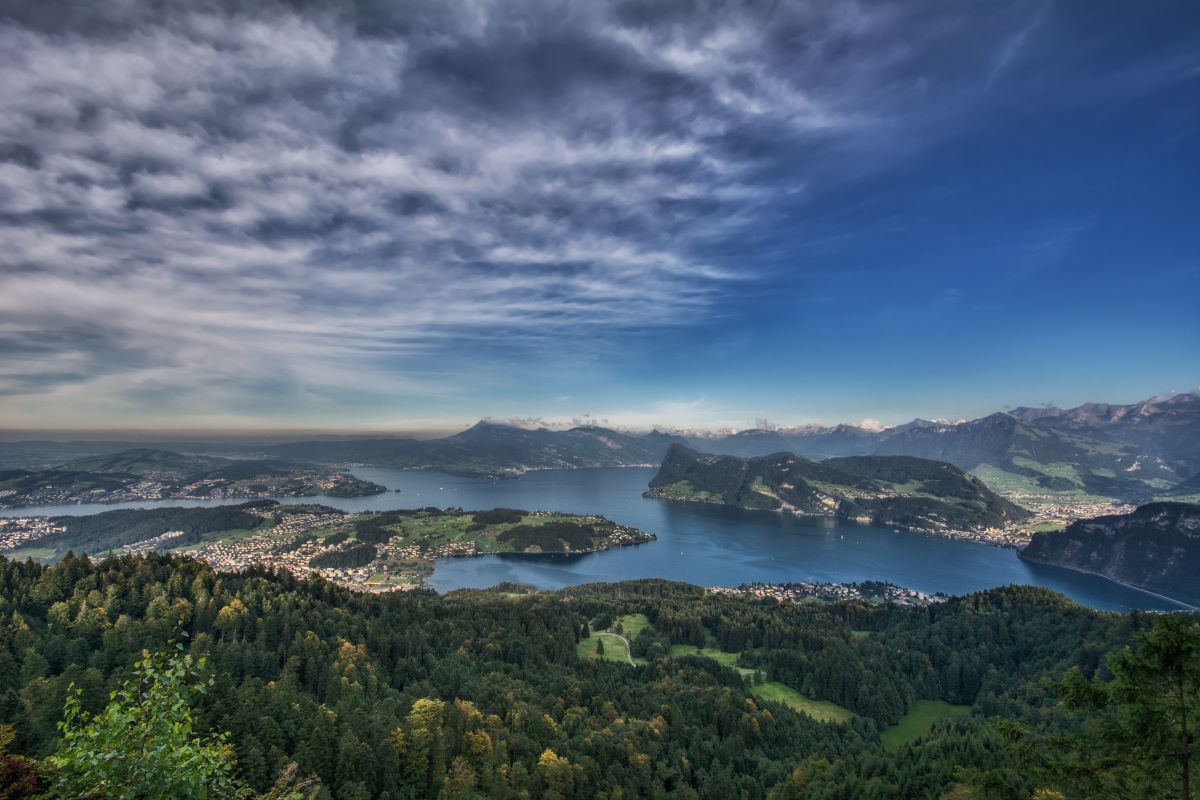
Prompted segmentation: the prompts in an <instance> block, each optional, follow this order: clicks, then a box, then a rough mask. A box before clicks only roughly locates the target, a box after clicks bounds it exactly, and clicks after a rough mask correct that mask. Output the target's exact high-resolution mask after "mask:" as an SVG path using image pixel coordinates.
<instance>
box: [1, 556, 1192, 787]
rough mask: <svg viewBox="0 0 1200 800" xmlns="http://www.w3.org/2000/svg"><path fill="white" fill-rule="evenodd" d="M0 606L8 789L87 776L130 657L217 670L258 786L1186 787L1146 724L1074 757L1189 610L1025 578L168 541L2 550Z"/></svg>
mask: <svg viewBox="0 0 1200 800" xmlns="http://www.w3.org/2000/svg"><path fill="white" fill-rule="evenodd" d="M0 615H2V619H3V626H2V627H0V734H4V735H0V744H4V745H6V748H7V753H8V755H4V756H2V757H0V758H2V759H3V762H2V763H0V796H3V797H22V796H31V792H32V790H30V792H29V793H26V794H17V793H13V794H7V795H6V794H4V791H5V790H4V789H3V785H2V781H3V779H4V778H3V776H4V775H6V774H7V775H10V776H11V775H15V774H18V773H19V774H21V775H24V776H25V778H26V779H28V780H27V782H28V781H29V780H33V778H31V777H30V776H31V775H33V776H35V777H36V779H37V780H40V781H41V784H40V785H41V788H40V789H39V791H51V794H49V795H48V796H51V797H71V796H85V795H73V794H71V793H70V792H69V791H68V790H66V789H63V788H62V787H64V786H68V785H69V784H70V780H74V778H71V776H72V775H78V774H79V772H78V771H79V769H80V766H79V765H80V763H85V764H86V763H90V762H91V761H92V760H95V759H91V758H80V757H78V756H76V757H74V758H75V760H74V761H73V760H72V756H71V755H70V754H71V753H76V754H77V753H78V752H80V744H79V742H80V741H85V740H86V741H88V742H93V741H101V740H102V738H103V737H99V734H97V733H96V730H95V728H97V727H102V723H103V722H104V721H105V720H108V721H110V722H111V720H113V719H130V718H132V717H130V716H129V713H125V712H122V711H121V709H120V708H116V709H114V704H119V703H120V702H121V699H122V698H123V697H131V698H134V700H133V701H132V702H133V707H135V708H140V709H143V710H144V706H145V704H144V703H143V704H139V702H138V701H137V698H138V697H141V696H143V695H146V696H149V695H148V693H149V692H150V689H147V690H145V692H142V691H141V690H138V689H137V688H136V686H135V687H134V688H133V689H130V688H129V687H130V685H131V683H130V681H131V675H135V672H134V665H135V664H137V665H141V666H140V667H139V668H138V669H140V670H141V672H140V673H136V674H140V675H141V676H142V677H141V678H140V680H142V681H143V682H144V681H147V680H150V681H151V682H150V683H149V684H145V685H148V686H150V687H151V688H152V689H154V691H159V690H160V689H161V687H160V685H159V683H157V682H155V681H159V682H161V681H165V680H166V679H165V678H162V677H161V676H164V675H166V676H170V681H169V682H167V683H166V684H163V685H166V686H168V688H170V687H175V689H178V690H180V691H182V689H180V685H181V684H186V683H187V680H185V678H186V677H187V676H189V675H193V673H194V681H195V682H196V685H197V686H198V687H200V688H201V689H203V691H199V690H197V691H195V692H194V695H188V697H189V698H190V699H189V700H188V701H187V703H186V704H183V703H182V702H181V703H179V704H167V705H169V706H171V707H175V706H176V705H179V706H180V707H184V706H186V707H187V708H188V709H190V711H189V712H188V713H189V714H192V713H194V725H195V730H196V732H197V736H198V737H201V738H200V739H198V740H197V741H200V740H201V739H203V738H204V737H209V738H211V740H212V741H214V742H217V743H218V744H217V745H214V746H213V748H212V751H211V753H210V754H215V755H213V758H217V757H218V756H219V755H220V753H227V755H228V759H229V770H230V773H229V774H230V775H233V776H235V777H236V779H237V780H238V781H241V782H242V785H243V787H244V789H245V791H247V792H256V793H269V792H271V787H272V786H273V785H275V784H276V781H277V780H278V779H279V777H280V776H281V775H284V776H285V777H286V776H287V775H289V774H290V775H296V776H303V777H304V778H305V779H306V780H310V781H311V782H310V783H309V784H307V785H308V787H309V788H308V789H306V790H305V791H306V792H307V793H308V794H307V795H305V794H300V795H297V796H312V797H318V798H336V799H337V800H359V799H360V798H372V797H378V798H393V799H396V800H398V799H399V798H444V799H445V800H450V799H451V798H466V797H489V798H522V797H545V798H589V799H590V798H659V797H662V798H721V799H722V800H725V799H726V798H734V797H744V798H767V797H771V798H780V799H781V800H782V798H813V800H832V799H834V798H839V799H844V800H851V798H881V799H882V798H895V799H896V800H901V799H902V798H930V800H938V798H981V799H982V798H1013V799H1014V800H1015V799H1016V798H1021V799H1022V800H1027V798H1031V797H1035V796H1036V797H1038V798H1054V797H1061V798H1085V797H1133V796H1140V797H1146V798H1156V797H1168V796H1169V797H1176V798H1177V797H1180V792H1179V786H1178V783H1177V774H1178V771H1177V770H1173V769H1157V768H1155V769H1151V768H1149V767H1154V766H1155V765H1161V763H1167V762H1159V761H1154V759H1155V758H1159V756H1160V755H1161V753H1158V751H1155V753H1149V752H1147V753H1145V754H1144V755H1143V756H1141V757H1140V758H1141V760H1139V761H1137V763H1134V764H1132V765H1128V764H1120V763H1115V762H1106V763H1105V764H1103V765H1100V766H1099V767H1097V768H1096V769H1091V768H1089V769H1087V770H1080V769H1079V768H1080V766H1081V765H1082V764H1083V761H1082V760H1083V759H1086V758H1089V757H1092V756H1089V755H1088V753H1100V752H1107V751H1104V750H1103V748H1101V747H1100V746H1099V745H1098V744H1095V742H1099V741H1101V738H1095V739H1089V738H1088V737H1103V736H1106V735H1107V736H1109V739H1106V740H1103V741H1112V740H1113V739H1112V737H1113V736H1114V735H1115V734H1113V732H1112V731H1111V730H1108V729H1105V730H1100V729H1098V728H1096V727H1095V725H1094V724H1093V721H1092V717H1090V716H1089V713H1091V714H1093V715H1097V714H1098V715H1099V716H1097V717H1096V718H1097V719H1104V718H1116V717H1113V713H1115V712H1112V713H1110V712H1111V709H1112V708H1115V706H1111V707H1110V706H1105V702H1110V701H1111V702H1113V703H1115V702H1117V700H1118V699H1120V697H1121V695H1119V693H1118V692H1116V691H1115V690H1113V691H1112V692H1110V693H1109V694H1104V692H1106V691H1109V690H1108V689H1107V688H1106V687H1108V686H1109V684H1108V683H1106V681H1111V682H1113V685H1114V686H1116V685H1117V683H1118V682H1119V681H1121V680H1135V679H1136V678H1137V675H1136V674H1134V673H1129V674H1133V675H1134V677H1133V678H1130V677H1129V674H1126V673H1127V672H1128V670H1125V671H1123V668H1122V667H1121V666H1120V664H1119V663H1118V661H1119V657H1120V655H1121V654H1122V653H1126V654H1127V653H1129V652H1130V651H1129V650H1128V649H1124V650H1123V649H1122V648H1126V646H1127V645H1129V644H1130V643H1131V642H1133V641H1135V640H1137V641H1138V642H1140V644H1139V645H1138V647H1137V650H1136V652H1137V653H1138V654H1142V653H1151V652H1152V651H1151V649H1149V645H1147V644H1146V643H1145V642H1146V641H1151V640H1150V639H1148V638H1147V637H1150V636H1152V634H1153V635H1158V634H1156V633H1155V632H1156V631H1157V630H1158V628H1159V627H1162V623H1163V621H1164V620H1175V621H1177V625H1176V627H1179V626H1183V627H1180V630H1182V631H1183V633H1179V634H1178V635H1177V639H1178V640H1179V641H1182V642H1185V643H1187V642H1190V644H1189V645H1187V646H1190V647H1192V649H1191V650H1190V651H1188V652H1190V655H1189V656H1188V658H1190V659H1191V660H1192V662H1194V660H1195V658H1196V656H1197V653H1200V645H1197V644H1196V643H1195V641H1193V640H1192V639H1187V638H1186V637H1187V636H1192V637H1193V638H1194V637H1195V630H1196V622H1195V619H1194V618H1193V617H1191V616H1190V615H1170V616H1167V617H1164V616H1162V615H1153V614H1143V613H1137V612H1135V613H1132V614H1128V615H1117V614H1111V613H1099V612H1095V611H1091V610H1089V609H1085V608H1082V607H1080V606H1077V605H1075V604H1073V603H1071V602H1070V601H1068V600H1066V599H1065V598H1063V597H1061V596H1059V595H1056V594H1054V593H1052V592H1049V591H1046V590H1042V589H1035V588H1030V587H1015V586H1014V587H1006V588H999V589H994V590H991V591H987V592H983V593H979V594H975V595H970V596H965V597H959V598H953V599H951V600H950V601H948V602H946V603H941V604H936V605H931V606H929V607H925V608H904V607H900V606H894V605H883V606H869V605H866V604H862V603H857V602H842V603H834V604H822V603H817V604H779V603H777V602H775V601H773V600H755V599H750V598H746V597H735V596H727V595H721V594H715V593H708V592H705V591H704V590H702V589H700V588H698V587H693V586H688V585H682V584H675V583H668V582H664V581H658V580H650V581H638V582H627V583H619V584H593V585H587V586H580V587H573V588H570V589H565V590H562V591H559V592H532V591H528V590H524V589H522V588H521V587H514V586H503V587H497V589H494V590H488V591H460V592H454V593H451V594H448V595H446V596H438V595H436V594H434V593H432V592H428V591H414V592H389V593H382V594H362V593H357V592H353V591H349V590H346V589H342V588H338V587H336V586H334V585H333V584H330V583H328V582H326V581H323V580H320V579H316V578H313V579H307V580H300V579H297V578H295V577H291V576H289V575H285V574H275V573H270V572H266V571H250V572H244V573H240V574H219V573H215V572H213V571H212V570H211V569H210V568H209V567H208V566H206V565H204V564H202V563H200V562H197V561H195V560H190V559H187V558H180V557H166V556H159V555H149V556H137V557H133V556H125V557H120V558H116V557H113V558H107V559H105V560H103V561H95V560H89V559H88V558H86V557H76V556H69V557H67V558H65V559H63V560H62V562H61V563H59V564H57V565H55V566H51V567H48V566H43V565H38V564H35V563H32V562H23V563H22V562H15V561H9V560H0ZM622 619H624V620H626V621H627V623H628V624H632V623H631V622H629V621H631V620H634V619H636V620H638V623H637V625H638V627H639V630H638V631H637V632H636V635H634V631H633V630H632V629H629V628H626V629H625V630H626V632H627V633H628V634H629V635H630V637H631V638H633V639H634V642H633V645H634V652H633V653H631V655H636V656H637V658H636V660H637V662H638V663H637V665H636V666H631V665H630V664H629V663H621V662H619V661H616V660H609V659H606V658H595V657H591V658H583V657H581V652H582V651H584V650H586V651H587V652H588V653H590V654H593V655H594V649H591V648H590V647H589V642H590V641H591V639H589V638H588V637H589V636H590V635H591V633H592V632H593V631H599V630H601V629H607V628H608V627H609V626H611V625H614V623H615V622H616V621H619V620H622ZM1181 637H1182V638H1181ZM1160 638H1161V636H1160ZM1143 640H1145V641H1143ZM619 641H620V639H619V638H617V637H613V638H611V639H607V640H606V641H605V642H604V645H605V646H606V647H608V648H609V650H610V651H611V650H613V649H615V648H616V647H617V646H618V644H619ZM171 643H174V644H171ZM1172 646H1175V647H1176V648H1177V649H1178V648H1179V647H1183V646H1184V645H1179V644H1178V642H1177V643H1176V644H1175V645H1172ZM172 648H174V651H175V652H177V657H172V658H170V659H168V658H167V657H166V656H163V655H161V654H162V653H164V652H167V653H169V652H173V651H172ZM597 649H600V650H601V651H603V648H597ZM1172 652H1173V651H1172ZM1111 653H1116V654H1117V655H1116V656H1111V655H1109V654H1111ZM704 654H709V655H707V656H706V655H704ZM621 657H622V658H624V654H622V655H621ZM182 659H186V663H185V662H184V661H183V660H182ZM1114 659H1116V660H1114ZM1167 660H1168V661H1169V660H1170V659H1167ZM1177 661H1178V659H1177ZM1171 663H1175V662H1171ZM1180 663H1182V662H1180ZM1188 663H1191V662H1188ZM147 665H151V666H147ZM151 667H153V668H151ZM1131 669H1132V668H1131ZM147 671H149V674H150V675H151V678H153V680H151V678H147V677H146V675H147ZM1155 674H1157V673H1155ZM1189 674H1190V673H1189ZM154 676H159V677H157V678H155V677H154ZM1193 677H1194V676H1193ZM763 681H766V682H767V684H766V685H768V686H777V687H779V691H778V692H775V693H772V692H766V691H764V690H763V686H762V685H756V684H762V682H763ZM138 685H141V684H138ZM122 687H124V688H122ZM155 687H158V688H155ZM162 691H166V689H162ZM180 696H183V695H180ZM789 696H794V697H804V698H807V699H808V700H811V701H812V702H814V703H826V704H828V705H829V706H831V707H835V708H840V709H841V710H842V711H843V712H844V716H842V717H841V718H840V719H841V720H842V721H838V722H833V721H820V720H819V719H817V718H815V716H814V715H810V714H809V713H805V712H804V711H802V710H797V707H796V705H795V704H794V703H789V702H785V700H786V699H787V698H788V697H789ZM775 697H781V698H783V699H782V700H780V699H773V698H775ZM1105 698H1109V700H1105ZM1112 698H1117V699H1112ZM931 701H938V702H940V703H941V704H943V705H947V707H949V706H951V705H952V706H954V707H961V708H962V709H963V711H962V714H961V715H958V716H955V717H954V718H953V719H945V720H942V721H938V722H935V723H933V725H932V727H931V728H930V729H929V730H928V731H926V732H923V733H922V734H921V735H917V736H911V737H908V738H904V737H900V739H901V740H900V741H899V743H898V744H897V742H896V739H897V735H898V734H897V733H896V732H897V731H898V730H901V728H902V726H901V727H900V728H898V727H896V726H897V723H900V722H902V721H905V722H906V723H907V722H909V721H911V717H912V712H913V711H914V710H915V709H917V708H918V707H919V708H921V709H926V708H929V707H932V706H930V705H929V704H930V702H931ZM1121 702H1128V698H1125V700H1121ZM1189 702H1194V701H1189ZM1089 704H1090V705H1089ZM1089 709H1091V711H1089ZM1096 709H1099V711H1096ZM1106 709H1108V710H1106ZM130 713H132V712H130ZM1163 713H1166V712H1163ZM122 714H124V716H122ZM1106 715H1107V717H1106ZM1117 716H1119V714H1118V715H1117ZM64 718H66V719H67V720H68V723H67V724H63V725H60V723H63V722H64ZM1164 718H1165V717H1164ZM79 720H85V721H86V720H91V723H88V724H89V725H92V726H93V727H90V728H87V731H89V732H90V733H89V736H90V737H91V738H87V737H84V736H83V734H82V733H81V731H83V730H84V727H86V726H84V727H81V726H83V723H81V722H79ZM1143 722H1144V720H1143ZM191 724H192V721H191V720H190V718H189V722H188V725H189V726H190V725H191ZM7 726H11V727H7ZM165 727H169V726H165ZM1144 729H1145V728H1144V726H1143V733H1142V734H1141V735H1140V738H1139V740H1138V741H1142V742H1144V741H1145V740H1146V737H1145V734H1144ZM188 730H190V727H189V728H188ZM6 732H7V733H6ZM885 733H886V734H888V735H887V736H886V737H885ZM1031 736H1036V737H1041V738H1040V739H1039V740H1038V741H1045V742H1050V741H1054V742H1056V743H1057V744H1058V745H1059V748H1058V749H1057V750H1055V749H1054V748H1050V747H1047V746H1041V747H1029V746H1028V744H1029V742H1030V741H1031V740H1030V737H1031ZM81 737H82V738H81ZM117 738H118V739H120V738H122V737H117ZM5 739H7V740H8V741H7V742H5ZM885 739H886V740H887V743H885ZM1073 742H1078V743H1080V745H1081V746H1080V747H1076V746H1075V745H1074V744H1072V743H1073ZM1083 743H1089V744H1088V746H1087V747H1086V748H1084V747H1082V744H1083ZM89 746H94V747H99V745H89ZM72 748H74V749H72ZM3 749H4V748H0V750H3ZM1125 749H1127V748H1125ZM1160 750H1162V752H1168V751H1170V752H1174V751H1173V750H1172V749H1171V747H1170V746H1167V745H1164V746H1163V747H1162V748H1160ZM205 752H208V751H205ZM1113 752H1124V750H1120V751H1118V750H1114V751H1113ZM1051 755H1055V756H1056V757H1058V756H1059V755H1061V764H1055V763H1049V762H1048V761H1047V759H1048V758H1050V756H1051ZM1190 759H1191V755H1190V750H1188V755H1187V756H1186V757H1185V761H1188V762H1189V763H1190ZM218 760H219V758H218ZM189 763H190V762H189ZM5 765H7V766H5ZM1147 765H1149V767H1148V766H1147ZM91 768H92V767H88V769H91ZM5 770H7V772H6V771H5ZM22 770H24V771H22ZM72 770H75V771H74V772H72ZM1105 770H1107V771H1105ZM214 774H215V773H214ZM1092 775H1102V776H1106V777H1105V781H1104V782H1103V783H1102V785H1097V784H1096V783H1095V781H1094V779H1093V778H1091V777H1088V776H1092ZM69 779H70V780H69ZM231 780H232V778H231ZM1139 781H1140V782H1139ZM14 785H15V784H14ZM29 785H32V784H29ZM1131 786H1136V787H1138V788H1139V791H1141V793H1140V794H1137V795H1135V794H1129V793H1127V790H1129V787H1131ZM55 787H58V788H57V789H56V788H55ZM27 788H28V787H27ZM1142 790H1144V791H1142ZM54 791H57V792H58V793H57V794H54V793H53V792H54ZM1035 792H1036V793H1037V794H1036V795H1035ZM1105 792H1114V793H1108V794H1106V793H1105ZM96 796H104V797H108V796H112V797H134V796H138V797H140V796H147V797H149V796H152V795H149V794H147V795H139V794H120V793H112V794H103V793H102V794H99V795H96ZM153 796H158V795H153ZM164 796H169V795H164ZM179 796H185V795H182V794H180V795H179ZM186 796H193V795H186ZM194 796H196V797H201V796H210V795H203V794H196V795H194ZM229 796H234V793H230V794H229ZM238 796H241V795H238ZM245 796H251V795H245ZM262 796H279V797H281V796H283V795H279V794H276V795H270V794H265V795H262ZM1185 796H1186V795H1185Z"/></svg>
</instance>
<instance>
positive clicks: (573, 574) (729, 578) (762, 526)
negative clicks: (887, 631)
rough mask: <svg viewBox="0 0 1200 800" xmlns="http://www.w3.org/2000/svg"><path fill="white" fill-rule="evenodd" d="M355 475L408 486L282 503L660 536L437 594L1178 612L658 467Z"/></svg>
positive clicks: (1068, 575) (460, 572)
mask: <svg viewBox="0 0 1200 800" xmlns="http://www.w3.org/2000/svg"><path fill="white" fill-rule="evenodd" d="M354 472H355V474H356V475H358V476H359V477H361V478H364V479H366V480H371V481H375V482H376V483H379V484H382V485H384V486H387V487H388V488H389V489H392V490H394V489H399V490H400V491H399V492H395V491H389V492H387V493H386V494H381V495H375V496H372V497H361V498H327V497H317V498H281V500H280V502H284V503H313V502H318V503H324V504H326V505H330V506H334V507H336V508H341V509H344V510H347V511H372V510H375V511H378V510H386V509H393V508H419V507H423V506H438V507H443V508H444V507H446V506H461V507H462V508H465V509H481V508H495V507H498V506H507V507H512V508H524V509H528V510H537V509H542V510H548V511H565V512H572V513H579V514H603V515H604V516H606V517H608V518H609V519H612V520H614V521H616V522H620V523H623V524H626V525H632V526H634V527H637V528H641V529H642V530H645V531H649V532H651V533H654V534H656V535H657V536H658V541H655V542H650V543H648V544H643V545H638V546H636V547H624V548H618V549H615V550H607V551H604V552H601V553H591V554H588V555H582V556H565V557H564V556H558V557H556V556H541V557H531V556H500V555H495V556H481V557H478V558H456V559H443V560H440V561H439V562H438V564H437V568H436V570H435V571H434V574H433V577H432V579H431V580H430V583H431V584H432V586H433V587H434V588H435V589H437V590H438V591H450V590H453V589H461V588H468V587H470V588H482V587H488V586H493V585H495V584H496V583H498V582H500V581H516V582H520V583H527V584H533V585H535V586H539V587H542V588H549V589H555V588H561V587H563V586H570V585H574V584H579V583H589V582H592V581H618V580H627V579H631V578H668V579H671V580H678V581H686V582H688V583H695V584H700V585H702V586H736V585H738V584H741V583H749V582H752V581H764V582H770V583H777V582H783V581H804V580H815V581H830V582H854V581H864V580H880V581H890V582H891V583H895V584H898V585H900V586H908V587H911V588H913V589H919V590H921V591H925V592H945V593H947V594H964V593H968V592H974V591H978V590H981V589H987V588H991V587H993V586H1003V585H1006V584H1011V583H1025V584H1034V585H1037V586H1045V587H1047V588H1050V589H1053V590H1055V591H1058V592H1062V593H1063V594H1065V595H1067V596H1069V597H1071V598H1072V599H1074V600H1075V601H1077V602H1079V603H1082V604H1085V605H1089V606H1092V607H1094V608H1099V609H1105V610H1111V611H1127V610H1130V609H1134V608H1143V609H1166V608H1176V607H1177V606H1175V605H1174V604H1172V603H1170V602H1169V601H1166V600H1163V599H1160V598H1158V597H1155V596H1154V595H1150V594H1146V593H1144V592H1139V591H1137V590H1135V589H1129V588H1126V587H1124V586H1120V585H1118V584H1115V583H1112V582H1111V581H1107V580H1105V579H1103V578H1100V577H1097V576H1094V575H1084V574H1081V573H1077V572H1073V571H1071V570H1066V569H1060V568H1058V567H1047V566H1040V565H1036V564H1028V563H1026V562H1024V561H1021V560H1020V559H1019V558H1017V554H1016V551H1014V550H1008V549H1000V548H996V547H992V546H990V545H985V544H976V543H974V542H963V541H956V540H953V539H948V538H945V537H940V536H933V535H929V534H921V533H910V532H896V531H894V530H892V529H890V528H876V527H870V526H863V525H849V524H846V523H839V522H835V521H833V520H809V519H797V518H794V517H790V516H785V515H782V514H776V513H771V512H763V511H743V510H739V509H730V508H723V507H719V506H709V505H701V504H689V503H671V502H666V501H662V500H649V499H646V498H644V497H642V496H641V495H642V492H643V491H644V490H645V488H646V484H647V483H648V482H649V480H650V478H651V477H652V476H653V475H654V472H655V470H653V469H649V468H647V469H641V468H634V469H578V470H546V471H542V472H532V473H529V474H528V475H525V476H522V477H520V478H514V479H508V480H489V479H485V478H463V477H456V476H452V475H445V474H441V473H436V472H411V471H405V470H389V469H366V468H364V469H357V470H355V471H354ZM238 502H243V501H239V500H229V501H211V500H209V501H204V500H200V501H190V502H188V501H179V500H168V501H159V502H146V503H120V504H104V505H100V504H90V505H64V506H41V507H37V508H26V509H5V510H0V515H4V516H25V515H32V514H38V515H50V516H54V515H59V514H70V515H74V514H94V513H98V512H101V511H111V510H113V509H115V508H144V507H149V506H154V505H161V506H183V505H213V504H218V503H220V504H230V503H238Z"/></svg>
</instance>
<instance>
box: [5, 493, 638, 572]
mask: <svg viewBox="0 0 1200 800" xmlns="http://www.w3.org/2000/svg"><path fill="white" fill-rule="evenodd" d="M0 523H2V524H0V549H4V548H3V545H4V544H5V542H7V543H8V547H7V549H8V552H5V553H4V555H6V556H8V557H10V558H16V559H22V558H34V559H36V560H39V561H44V562H54V561H57V560H58V559H60V558H62V557H63V556H64V555H66V553H68V552H75V553H86V554H89V555H108V554H117V555H125V554H138V553H149V552H158V553H186V554H189V555H192V556H194V557H196V558H199V559H201V560H203V561H206V562H208V563H209V564H210V565H211V566H212V567H213V568H214V569H217V570H218V571H222V572H242V571H244V570H246V569H250V568H252V567H259V568H266V569H272V570H283V571H286V572H290V573H292V574H294V575H299V576H304V575H320V576H322V577H324V578H327V579H328V580H331V581H333V582H335V583H338V584H340V585H343V586H347V587H349V588H352V589H357V590H360V591H384V590H388V589H413V588H417V587H419V586H421V585H422V584H423V581H424V579H425V578H427V577H428V576H429V575H431V574H432V573H433V567H434V560H435V559H437V558H447V557H468V556H478V555H489V554H493V553H507V554H513V555H580V554H583V553H593V552H597V551H600V550H607V549H609V548H613V547H621V546H624V545H633V544H642V543H644V542H649V541H653V540H654V538H655V537H654V535H653V534H650V533H644V532H643V531H640V530H638V529H636V528H631V527H627V526H625V525H619V524H617V523H615V522H612V521H611V520H609V519H606V518H605V517H602V516H599V515H578V514H558V513H553V512H549V511H524V510H520V509H512V508H497V509H491V510H487V511H475V512H470V511H463V510H462V509H461V508H449V509H438V508H433V507H430V508H422V509H415V510H400V511H384V512H370V513H347V512H345V511H340V510H338V509H336V508H330V507H328V506H323V505H315V504H296V505H284V504H281V503H278V502H276V501H273V500H258V501H253V502H248V503H243V504H241V505H237V506H216V507H209V508H153V509H121V510H117V511H108V512H104V513H101V514H91V515H86V516H75V517H53V518H49V519H47V518H44V517H43V518H30V519H23V520H0ZM19 526H21V530H27V531H29V533H28V534H27V535H24V536H22V535H19V532H18V527H19ZM10 527H11V528H12V530H11V531H9V530H8V528H10Z"/></svg>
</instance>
